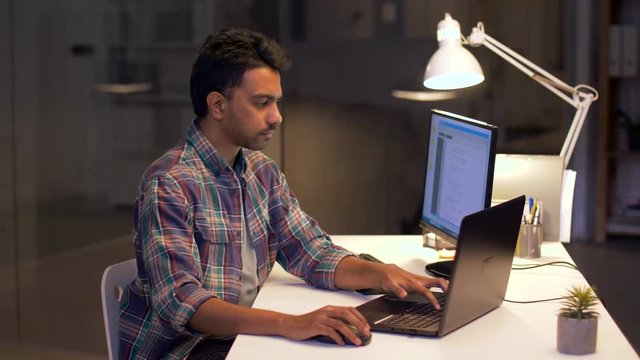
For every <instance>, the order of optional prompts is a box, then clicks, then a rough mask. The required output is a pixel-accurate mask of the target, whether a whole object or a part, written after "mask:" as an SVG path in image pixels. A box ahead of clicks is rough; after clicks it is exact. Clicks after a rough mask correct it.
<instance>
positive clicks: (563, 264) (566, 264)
mask: <svg viewBox="0 0 640 360" xmlns="http://www.w3.org/2000/svg"><path fill="white" fill-rule="evenodd" d="M542 266H561V267H566V268H570V269H574V270H576V271H580V270H578V267H577V266H576V265H574V264H572V263H570V262H567V261H552V262H548V263H544V264H515V265H513V266H512V267H511V270H529V269H535V268H539V267H542ZM566 298H567V297H566V296H561V297H556V298H550V299H539V300H527V301H517V300H508V299H503V300H504V301H506V302H509V303H513V304H535V303H541V302H547V301H557V300H563V299H566ZM598 300H600V302H601V303H602V305H603V306H605V305H604V300H602V298H600V297H598ZM605 307H606V306H605Z"/></svg>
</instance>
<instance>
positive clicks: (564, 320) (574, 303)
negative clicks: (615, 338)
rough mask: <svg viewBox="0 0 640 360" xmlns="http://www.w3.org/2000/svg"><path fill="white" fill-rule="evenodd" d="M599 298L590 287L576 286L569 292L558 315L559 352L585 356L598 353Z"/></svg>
mask: <svg viewBox="0 0 640 360" xmlns="http://www.w3.org/2000/svg"><path fill="white" fill-rule="evenodd" d="M597 303H598V297H597V296H596V295H595V293H594V292H593V289H592V288H591V287H589V286H574V287H572V288H571V289H569V291H568V292H567V295H566V296H565V297H564V300H563V302H562V308H561V309H560V312H559V313H558V337H557V347H558V351H559V352H561V353H563V354H572V355H583V354H592V353H594V352H595V351H596V340H597V337H598V315H599V314H598V312H597V311H595V310H594V309H593V308H594V307H595V306H596V304H597Z"/></svg>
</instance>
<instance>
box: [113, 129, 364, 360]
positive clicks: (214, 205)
mask: <svg viewBox="0 0 640 360" xmlns="http://www.w3.org/2000/svg"><path fill="white" fill-rule="evenodd" d="M241 196H242V197H243V200H244V201H241V199H240V197H241ZM243 202H244V212H243V209H242V208H241V204H242V203H243ZM134 212H135V214H134V222H135V228H134V247H135V255H136V261H137V266H138V277H137V279H136V280H135V281H134V282H132V283H131V284H130V285H129V286H128V287H127V288H126V289H125V292H124V294H123V302H122V305H121V314H120V358H123V359H129V358H135V359H157V358H167V359H184V358H185V357H186V356H187V355H188V354H189V351H191V349H192V348H193V347H194V346H195V345H196V344H197V343H198V341H199V340H200V339H202V338H203V337H205V336H206V335H205V334H201V333H198V332H195V331H193V330H191V329H189V328H188V327H186V325H187V323H188V322H189V320H190V319H191V317H192V316H193V314H194V313H195V311H196V309H197V308H198V306H199V305H200V304H202V303H203V302H204V301H206V300H208V299H210V298H212V297H218V298H220V299H222V300H225V301H227V302H229V303H233V304H236V303H237V302H238V299H239V294H240V285H241V280H242V279H241V277H242V256H241V239H242V231H244V229H243V227H242V216H243V214H244V216H245V218H246V221H247V226H248V229H249V239H250V241H252V242H253V247H254V248H255V251H256V258H257V272H258V278H259V284H260V286H262V284H264V282H265V280H266V278H267V276H268V275H269V273H270V272H271V269H272V268H273V266H274V263H275V262H276V261H278V263H280V265H282V267H283V268H284V269H286V270H287V271H288V272H290V273H291V274H293V275H295V276H298V277H300V278H302V279H303V280H304V281H306V282H307V283H309V284H311V285H313V286H316V287H321V288H326V289H336V287H335V282H334V272H335V268H336V266H337V264H338V262H339V261H340V260H341V259H342V258H344V257H345V256H348V255H350V254H351V253H349V252H348V251H346V250H344V249H342V248H340V247H338V246H335V245H333V244H332V243H331V240H330V239H329V236H328V235H327V234H326V233H325V232H324V231H323V230H322V229H320V227H319V226H318V225H317V223H316V222H315V220H313V219H312V218H311V217H309V216H308V215H307V214H305V213H304V212H303V211H302V210H301V209H300V206H299V204H298V201H297V199H296V197H295V195H294V194H293V193H292V192H291V191H290V190H289V187H288V186H287V183H286V180H285V177H284V175H283V174H282V173H281V172H280V171H279V170H278V168H277V166H276V165H275V163H274V162H273V161H271V160H270V159H269V158H267V157H266V156H265V155H263V154H262V153H261V152H259V151H250V150H247V149H242V150H241V152H240V155H239V157H238V161H236V165H235V169H232V168H231V167H229V166H227V165H226V163H225V161H224V159H223V158H222V156H221V155H220V154H219V153H218V152H217V151H216V149H215V148H214V147H213V146H212V145H211V143H210V142H209V141H208V140H207V139H206V138H205V136H204V134H203V133H202V132H201V131H200V129H199V126H198V124H197V121H194V123H193V124H192V125H191V127H190V128H189V130H188V132H187V135H186V137H185V139H183V141H182V142H181V143H180V144H178V145H177V146H176V147H175V148H173V149H171V150H169V151H168V152H167V153H166V154H165V155H163V156H162V157H161V158H159V159H158V160H156V161H155V162H154V163H153V164H152V165H151V166H150V167H149V169H148V170H147V171H146V172H145V174H144V175H143V177H142V181H141V183H140V187H139V189H138V197H137V199H136V204H135V210H134Z"/></svg>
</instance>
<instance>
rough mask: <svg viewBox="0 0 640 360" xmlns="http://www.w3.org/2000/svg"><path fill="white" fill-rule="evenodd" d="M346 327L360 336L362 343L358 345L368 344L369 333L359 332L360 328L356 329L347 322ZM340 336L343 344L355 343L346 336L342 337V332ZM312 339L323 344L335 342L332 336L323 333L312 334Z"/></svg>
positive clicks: (369, 340) (369, 339)
mask: <svg viewBox="0 0 640 360" xmlns="http://www.w3.org/2000/svg"><path fill="white" fill-rule="evenodd" d="M347 327H348V328H349V329H351V331H353V332H354V333H355V334H356V336H358V337H359V338H360V341H362V344H361V345H360V346H364V345H368V344H369V343H370V342H371V333H369V335H364V334H362V333H360V330H358V328H357V327H355V326H353V325H351V324H347ZM338 334H340V333H338ZM340 336H342V341H344V343H345V345H355V344H354V343H352V342H351V341H350V340H349V339H348V338H346V337H344V336H343V335H342V334H340ZM312 339H313V340H315V341H318V342H321V343H325V344H336V342H335V341H334V340H333V339H332V338H330V337H328V336H325V335H318V336H314V337H313V338H312Z"/></svg>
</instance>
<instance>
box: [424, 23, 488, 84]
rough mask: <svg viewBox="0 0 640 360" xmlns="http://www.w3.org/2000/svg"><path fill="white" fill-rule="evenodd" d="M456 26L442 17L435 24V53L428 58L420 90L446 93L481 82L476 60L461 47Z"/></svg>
mask: <svg viewBox="0 0 640 360" xmlns="http://www.w3.org/2000/svg"><path fill="white" fill-rule="evenodd" d="M461 38H462V37H461V35H460V24H459V23H458V22H457V21H456V20H454V19H452V18H451V16H450V15H449V14H445V18H444V20H442V21H440V23H438V50H436V52H435V53H434V54H433V56H431V59H429V62H428V63H427V68H426V70H425V73H424V86H425V87H428V88H430V89H437V90H450V89H460V88H465V87H469V86H473V85H476V84H479V83H481V82H482V81H484V74H483V73H482V68H481V67H480V64H479V63H478V60H476V58H475V57H474V56H473V55H472V54H471V52H469V50H467V49H465V48H464V47H463V46H462V41H461Z"/></svg>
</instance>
